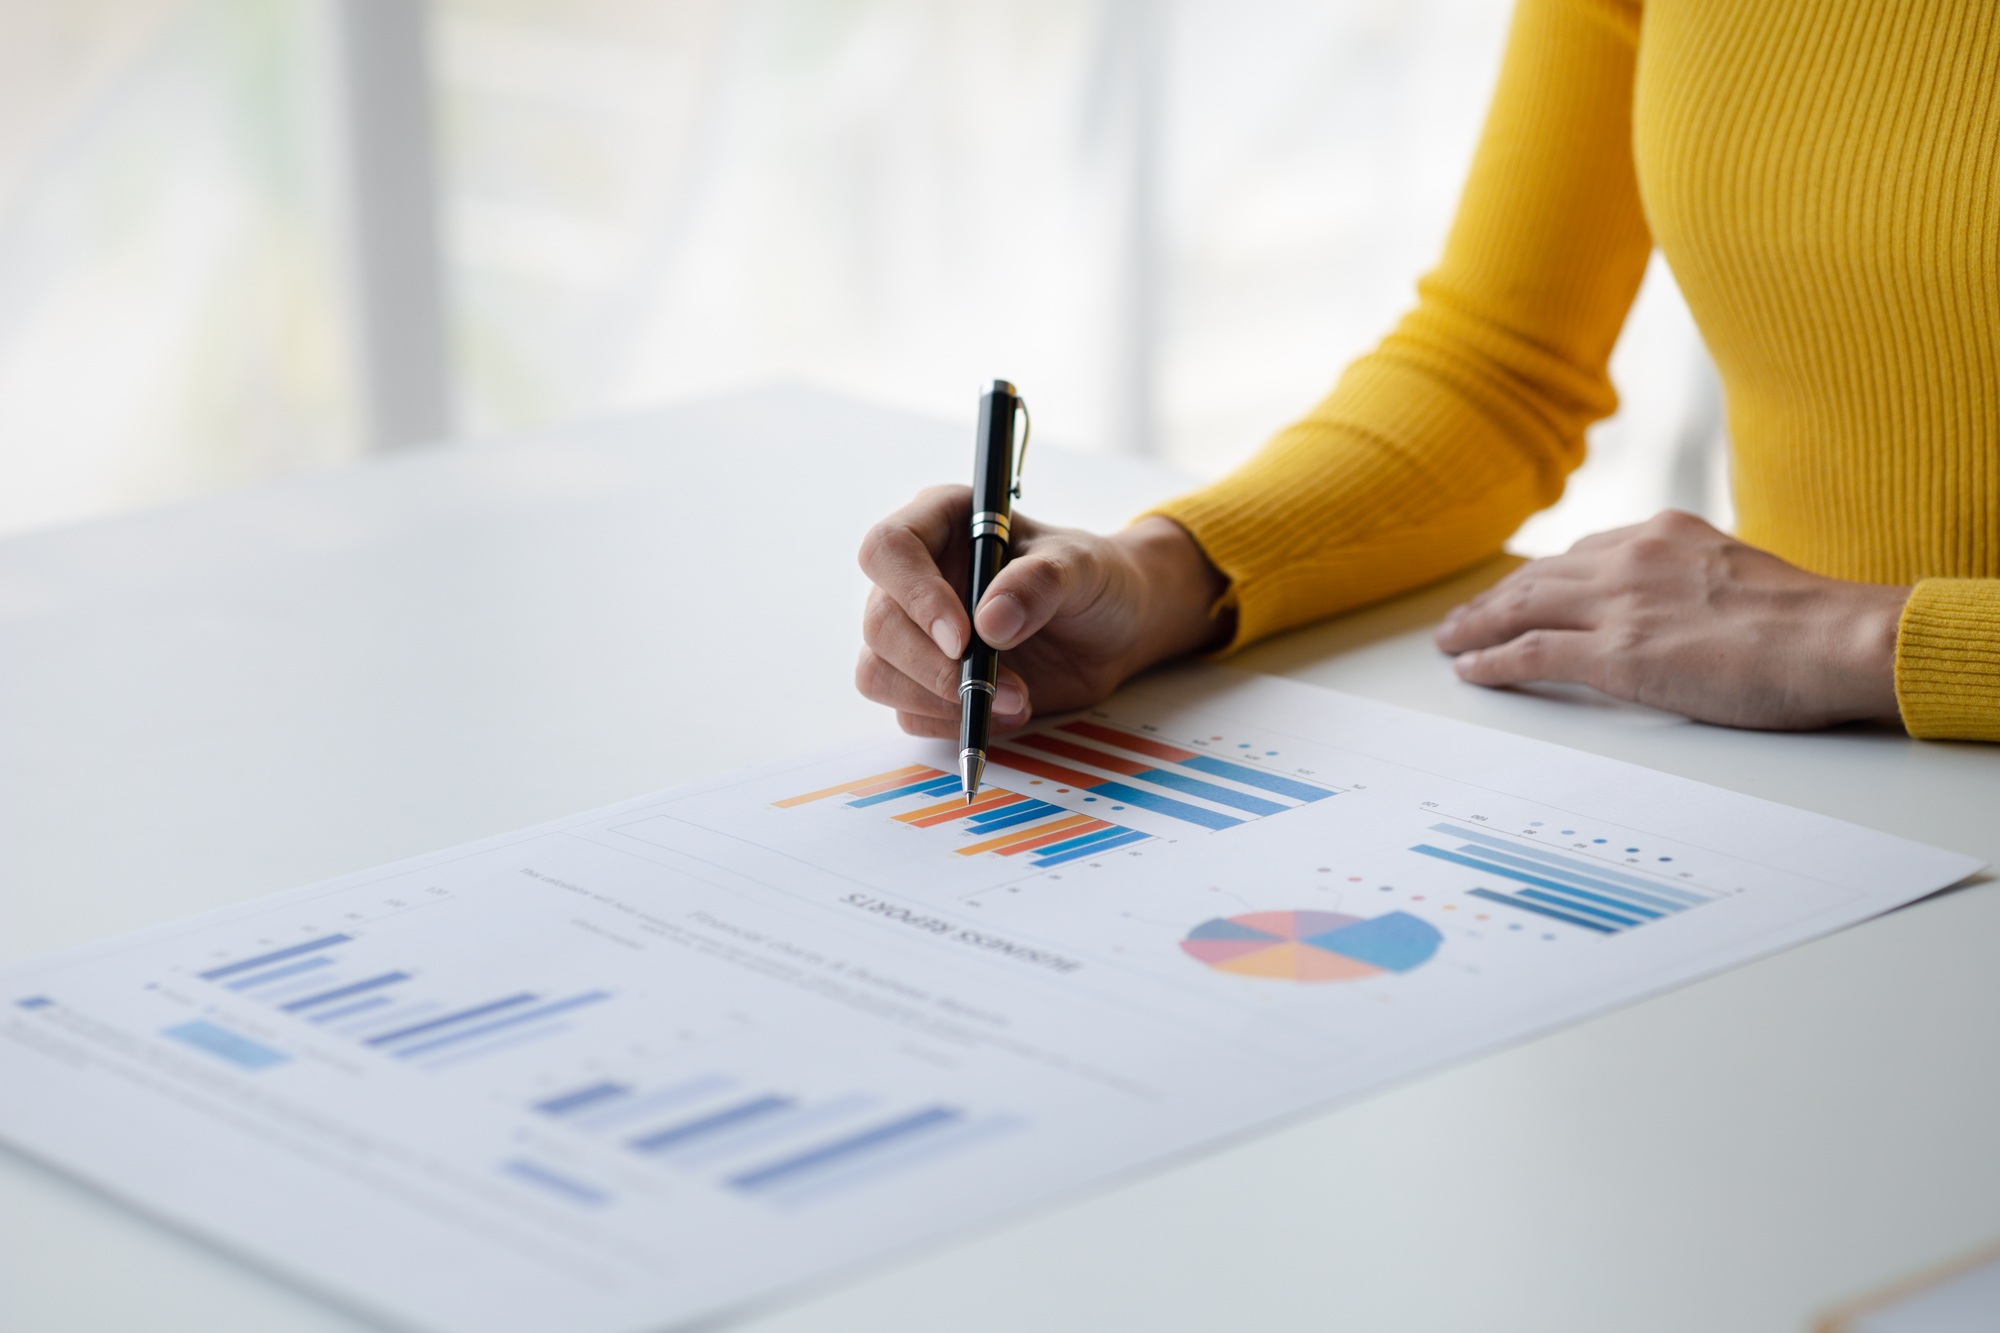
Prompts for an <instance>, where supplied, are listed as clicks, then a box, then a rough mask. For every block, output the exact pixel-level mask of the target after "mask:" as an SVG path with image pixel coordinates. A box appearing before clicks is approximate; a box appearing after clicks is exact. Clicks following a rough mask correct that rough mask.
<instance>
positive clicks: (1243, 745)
mask: <svg viewBox="0 0 2000 1333" xmlns="http://www.w3.org/2000/svg"><path fill="white" fill-rule="evenodd" d="M1236 748H1237V749H1239V750H1247V749H1249V748H1250V742H1249V741H1238V742H1236Z"/></svg>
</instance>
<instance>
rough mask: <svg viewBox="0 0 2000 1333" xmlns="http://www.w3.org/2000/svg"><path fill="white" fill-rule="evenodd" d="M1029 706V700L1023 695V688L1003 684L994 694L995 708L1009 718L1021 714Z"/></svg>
mask: <svg viewBox="0 0 2000 1333" xmlns="http://www.w3.org/2000/svg"><path fill="white" fill-rule="evenodd" d="M1027 704H1028V700H1027V698H1026V697H1025V696H1023V695H1022V693H1021V687H1020V686H1018V685H1006V684H1003V685H1001V687H1000V688H999V689H997V690H995V691H994V692H993V707H994V708H996V709H998V710H999V711H1000V712H1002V713H1004V714H1005V715H1007V716H1008V717H1012V716H1014V714H1016V713H1018V712H1020V711H1021V710H1022V709H1023V708H1025V707H1027Z"/></svg>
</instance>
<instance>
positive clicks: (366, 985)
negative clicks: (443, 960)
mask: <svg viewBox="0 0 2000 1333" xmlns="http://www.w3.org/2000/svg"><path fill="white" fill-rule="evenodd" d="M409 979H410V974H409V973H408V972H384V973H383V974H382V975H381V976H379V977H370V978H368V980H366V981H357V982H355V983H354V984H353V985H351V986H341V987H339V988H338V989H336V990H328V991H321V992H320V993H319V994H317V995H308V996H306V997H305V998H304V999H303V1000H293V1001H291V1002H289V1003H287V1004H281V1005H279V1006H278V1007H279V1008H280V1009H282V1010H284V1011H285V1012H286V1013H288V1014H295V1013H297V1012H298V1011H299V1010H301V1009H310V1008H312V1007H313V1006H314V1005H316V1004H325V1003H326V1002H327V1001H329V1000H344V999H346V998H347V997H348V996H350V995H359V994H361V993H362V992H363V991H371V990H379V989H381V988H382V987H384V986H393V985H395V984H396V983H397V982H399V981H408V980H409Z"/></svg>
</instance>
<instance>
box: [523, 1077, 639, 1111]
mask: <svg viewBox="0 0 2000 1333" xmlns="http://www.w3.org/2000/svg"><path fill="white" fill-rule="evenodd" d="M631 1092H632V1089H631V1088H629V1087H627V1086H626V1085H625V1084H623V1083H593V1084H591V1085H590V1086H589V1087H587V1088H578V1089H577V1090H576V1091H575V1092H566V1093H564V1094H563V1095H562V1096H560V1097H551V1098H549V1099H548V1100H547V1101H545V1102H536V1103H535V1109H536V1110H537V1111H540V1112H541V1113H542V1114H543V1115H568V1114H569V1113H570V1112H571V1111H581V1110H582V1109H583V1108H584V1107H586V1106H602V1105H603V1104H604V1103H605V1102H611V1101H616V1100H618V1099H619V1098H620V1097H625V1096H629V1095H630V1094H631Z"/></svg>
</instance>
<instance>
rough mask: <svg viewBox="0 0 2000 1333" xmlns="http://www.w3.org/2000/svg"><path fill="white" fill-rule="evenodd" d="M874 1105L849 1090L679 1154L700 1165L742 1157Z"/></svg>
mask: <svg viewBox="0 0 2000 1333" xmlns="http://www.w3.org/2000/svg"><path fill="white" fill-rule="evenodd" d="M874 1108H875V1099H874V1098H873V1097H867V1096H863V1095H861V1094H859V1093H850V1094H848V1095H847V1096H845V1097H837V1098H835V1099H834V1100H833V1101H830V1102H821V1103H820V1104H819V1105H817V1106H807V1107H805V1108H803V1109H801V1110H797V1111H794V1112H792V1113H791V1114H790V1115H785V1116H779V1117H778V1119H777V1120H775V1121H771V1120H765V1121H761V1122H756V1123H752V1124H749V1125H746V1126H744V1127H743V1128H742V1129H738V1130H732V1131H731V1132H729V1133H727V1134H725V1135H723V1136H722V1139H721V1141H720V1142H716V1143H702V1144H697V1145H696V1146H695V1147H694V1148H693V1149H691V1150H690V1151H688V1152H684V1153H680V1154H678V1156H679V1159H680V1163H681V1165H682V1166H703V1165H706V1164H708V1163H710V1162H719V1161H724V1160H727V1159H729V1158H734V1157H742V1156H743V1155H744V1154H745V1153H751V1152H755V1151H757V1150H758V1149H760V1148H762V1147H763V1146H764V1145H765V1144H768V1143H772V1142H775V1141H776V1140H779V1139H796V1138H799V1137H801V1136H803V1135H806V1134H809V1133H812V1132H814V1131H816V1130H818V1129H819V1128H820V1127H821V1126H822V1125H830V1124H833V1123H834V1122H835V1121H839V1120H851V1119H853V1118H854V1117H855V1116H857V1115H859V1114H861V1113H862V1112H863V1111H871V1110H873V1109H874Z"/></svg>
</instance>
